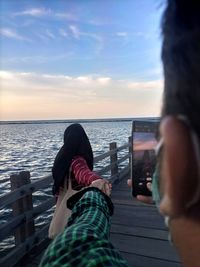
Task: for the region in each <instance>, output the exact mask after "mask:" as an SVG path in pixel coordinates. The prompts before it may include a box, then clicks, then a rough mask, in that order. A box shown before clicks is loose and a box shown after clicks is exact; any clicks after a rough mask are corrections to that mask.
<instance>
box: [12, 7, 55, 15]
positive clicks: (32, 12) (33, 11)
mask: <svg viewBox="0 0 200 267" xmlns="http://www.w3.org/2000/svg"><path fill="white" fill-rule="evenodd" d="M50 14H51V10H50V9H45V8H30V9H25V10H23V11H21V12H16V13H14V16H32V17H43V16H46V15H50Z"/></svg>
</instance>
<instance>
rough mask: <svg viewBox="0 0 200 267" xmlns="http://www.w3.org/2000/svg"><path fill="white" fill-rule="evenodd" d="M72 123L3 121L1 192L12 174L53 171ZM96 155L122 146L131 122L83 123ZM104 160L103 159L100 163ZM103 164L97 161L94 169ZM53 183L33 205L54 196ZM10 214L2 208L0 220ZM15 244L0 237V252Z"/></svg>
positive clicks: (40, 220)
mask: <svg viewBox="0 0 200 267" xmlns="http://www.w3.org/2000/svg"><path fill="white" fill-rule="evenodd" d="M68 125H70V124H69V123H52V124H7V125H0V140H1V142H0V195H2V194H5V193H7V192H9V191H10V183H9V179H8V178H9V176H10V175H11V174H14V173H18V172H19V171H30V173H31V179H32V180H37V179H40V177H42V176H45V175H48V174H50V173H51V167H52V164H53V160H54V158H55V156H56V154H57V152H58V150H59V149H60V147H61V146H62V144H63V133H64V130H65V128H66V127H67V126H68ZM82 126H83V127H84V129H85V131H86V133H87V135H88V137H89V139H90V142H91V145H92V148H93V151H94V156H97V155H99V154H102V153H104V152H107V151H108V149H109V143H111V142H117V144H118V146H121V145H123V144H125V143H127V142H128V137H129V136H130V135H131V121H130V122H123V121H122V122H90V123H82ZM100 164H102V163H100ZM99 167H100V166H98V165H96V166H95V168H94V169H96V170H97V169H98V168H99ZM51 196H52V194H51V186H49V188H47V189H44V190H41V191H37V192H36V193H34V194H33V203H34V206H36V205H38V204H40V203H41V202H42V201H43V200H44V199H47V198H48V197H51ZM51 216H52V210H49V211H47V212H45V214H42V215H41V216H39V217H38V218H37V219H36V220H35V223H36V226H37V227H40V226H41V225H43V224H44V223H45V222H46V221H49V220H50V218H51ZM10 217H11V210H10V209H9V207H7V208H4V209H0V223H6V221H7V220H8V219H9V218H10ZM13 246H14V239H13V237H10V238H8V239H6V240H3V241H0V254H1V253H5V251H7V249H10V248H12V247H13Z"/></svg>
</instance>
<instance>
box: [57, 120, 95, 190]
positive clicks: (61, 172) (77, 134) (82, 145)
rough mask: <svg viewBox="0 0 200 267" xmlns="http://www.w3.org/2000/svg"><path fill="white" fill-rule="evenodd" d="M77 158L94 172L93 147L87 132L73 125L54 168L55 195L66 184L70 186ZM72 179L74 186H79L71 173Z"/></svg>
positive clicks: (68, 129) (69, 128)
mask: <svg viewBox="0 0 200 267" xmlns="http://www.w3.org/2000/svg"><path fill="white" fill-rule="evenodd" d="M76 156H80V157H81V158H83V159H84V160H85V161H86V163H87V166H88V168H89V169H90V171H92V170H93V152H92V147H91V145H90V142H89V139H88V137H87V134H86V133H85V130H84V129H83V127H82V126H81V125H80V124H78V123H75V124H71V125H70V126H69V127H67V128H66V130H65V132H64V144H63V146H62V147H61V149H60V150H59V152H58V154H57V156H56V158H55V161H54V165H53V168H52V174H53V180H54V184H53V195H55V194H58V193H59V188H60V187H63V186H64V182H66V183H67V185H68V180H69V174H70V166H71V163H72V160H73V159H74V158H75V157H76ZM71 178H72V186H73V187H74V186H78V184H77V182H76V180H75V179H74V178H75V177H74V174H73V173H71ZM74 183H75V184H74Z"/></svg>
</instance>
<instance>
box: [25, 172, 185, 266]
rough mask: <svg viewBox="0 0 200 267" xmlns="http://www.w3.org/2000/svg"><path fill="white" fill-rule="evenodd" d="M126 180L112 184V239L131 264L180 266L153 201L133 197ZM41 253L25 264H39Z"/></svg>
mask: <svg viewBox="0 0 200 267" xmlns="http://www.w3.org/2000/svg"><path fill="white" fill-rule="evenodd" d="M126 180H127V177H125V178H123V180H122V181H121V182H119V183H118V184H117V185H114V186H113V192H112V200H113V202H114V205H115V212H114V216H113V218H112V227H111V241H112V243H113V244H114V245H115V246H116V247H117V248H118V249H119V251H120V253H121V255H122V256H123V257H124V258H125V259H126V260H127V261H128V263H129V265H130V267H131V266H133V267H181V266H182V265H181V264H180V261H179V259H178V256H177V254H176V252H175V250H174V248H173V247H172V245H171V244H170V243H169V242H168V240H167V235H168V233H167V230H166V228H165V226H164V223H163V218H162V217H161V216H160V215H159V214H158V212H157V209H156V208H155V206H154V205H150V206H147V205H144V204H142V203H140V202H138V201H136V200H134V199H133V198H132V196H131V194H130V189H129V188H128V186H127V184H126ZM43 253H44V250H43V251H42V252H41V253H40V254H39V255H37V257H34V258H30V261H29V262H28V263H27V264H26V265H25V266H27V267H36V266H38V265H39V262H40V259H41V257H42V255H43ZM116 267H117V266H116Z"/></svg>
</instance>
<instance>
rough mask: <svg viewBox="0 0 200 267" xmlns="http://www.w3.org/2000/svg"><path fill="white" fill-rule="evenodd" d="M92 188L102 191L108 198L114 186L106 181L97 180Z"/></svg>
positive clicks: (92, 184)
mask: <svg viewBox="0 0 200 267" xmlns="http://www.w3.org/2000/svg"><path fill="white" fill-rule="evenodd" d="M90 186H93V187H96V188H98V189H100V190H101V191H102V192H103V193H104V194H106V195H107V196H110V195H111V190H112V185H111V184H110V183H109V182H108V181H107V180H105V179H98V180H95V181H93V182H92V183H91V185H90Z"/></svg>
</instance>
